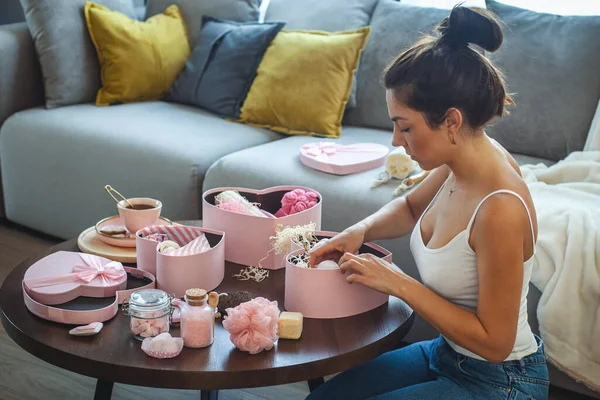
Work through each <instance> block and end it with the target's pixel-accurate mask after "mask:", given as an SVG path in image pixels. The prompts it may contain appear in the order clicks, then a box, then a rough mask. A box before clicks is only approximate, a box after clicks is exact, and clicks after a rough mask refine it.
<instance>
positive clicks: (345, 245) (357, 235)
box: [308, 225, 365, 268]
mask: <svg viewBox="0 0 600 400" xmlns="http://www.w3.org/2000/svg"><path fill="white" fill-rule="evenodd" d="M364 240H365V229H364V228H363V227H362V226H360V225H354V226H351V227H350V228H348V229H346V230H344V231H343V232H341V233H339V234H337V235H336V236H334V237H332V238H331V239H325V240H322V241H321V242H319V243H317V244H316V245H315V246H314V247H313V248H312V249H311V250H310V251H309V252H308V254H309V256H310V259H309V265H310V266H311V267H313V268H315V267H316V266H317V265H318V264H319V263H320V262H321V261H325V260H333V261H335V262H336V263H337V262H339V260H340V258H341V257H342V256H343V255H344V253H356V252H357V251H358V249H360V246H362V245H363V242H364Z"/></svg>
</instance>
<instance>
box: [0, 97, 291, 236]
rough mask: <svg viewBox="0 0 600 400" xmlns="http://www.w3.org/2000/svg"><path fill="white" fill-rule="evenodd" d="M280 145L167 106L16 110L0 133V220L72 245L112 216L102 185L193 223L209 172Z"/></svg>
mask: <svg viewBox="0 0 600 400" xmlns="http://www.w3.org/2000/svg"><path fill="white" fill-rule="evenodd" d="M280 137H281V136H280V135H279V134H277V133H274V132H271V131H268V130H263V129H258V128H254V127H251V126H246V125H242V124H238V123H234V122H229V121H225V120H223V119H222V118H219V117H217V116H215V115H213V114H210V113H208V112H205V111H202V110H199V109H196V108H191V107H188V106H183V105H178V104H173V103H166V102H146V103H134V104H127V105H119V106H111V107H96V106H93V105H78V106H72V107H63V108H58V109H54V110H45V109H39V108H38V109H30V110H27V111H22V112H20V113H17V114H15V115H13V116H12V117H10V118H9V119H8V120H7V121H6V122H5V123H4V125H3V127H2V131H1V132H0V162H1V164H2V165H1V169H2V179H3V184H4V189H5V196H6V198H5V200H6V212H7V217H8V218H9V219H10V220H12V221H15V222H17V223H20V224H22V225H25V226H29V227H34V228H35V229H37V230H40V231H42V232H46V233H49V234H52V235H55V236H58V237H62V238H72V237H75V236H76V235H78V234H79V232H81V231H82V230H83V229H85V228H87V227H89V226H93V225H94V224H95V223H96V222H97V221H98V220H100V219H101V218H104V217H108V216H110V215H115V214H116V212H117V210H116V205H115V202H114V200H113V199H111V198H110V197H109V196H108V195H107V194H106V192H104V189H103V188H104V186H105V185H107V184H110V185H111V186H113V187H114V188H115V189H117V190H119V191H120V192H121V193H123V195H124V196H128V197H137V196H140V197H154V198H157V199H159V200H161V201H162V203H163V215H164V216H165V217H167V218H170V219H173V220H179V219H194V218H198V217H199V212H200V204H201V203H200V197H199V192H200V190H201V187H202V180H203V177H204V174H205V172H206V170H207V169H208V168H209V166H210V165H211V164H212V163H214V162H215V161H216V160H217V159H218V158H220V157H222V156H224V155H226V154H228V153H231V152H235V151H238V150H241V149H245V148H248V147H253V146H256V145H260V144H264V143H267V142H269V141H272V140H277V139H279V138H280Z"/></svg>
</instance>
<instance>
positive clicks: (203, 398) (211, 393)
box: [200, 390, 219, 400]
mask: <svg viewBox="0 0 600 400" xmlns="http://www.w3.org/2000/svg"><path fill="white" fill-rule="evenodd" d="M218 399H219V391H218V390H201V391H200V400H218Z"/></svg>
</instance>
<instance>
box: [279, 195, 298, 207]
mask: <svg viewBox="0 0 600 400" xmlns="http://www.w3.org/2000/svg"><path fill="white" fill-rule="evenodd" d="M297 200H298V195H297V194H296V193H294V192H287V193H286V194H285V195H284V196H283V199H281V204H282V205H284V204H295V203H296V201H297Z"/></svg>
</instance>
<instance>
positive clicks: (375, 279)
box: [339, 253, 406, 297]
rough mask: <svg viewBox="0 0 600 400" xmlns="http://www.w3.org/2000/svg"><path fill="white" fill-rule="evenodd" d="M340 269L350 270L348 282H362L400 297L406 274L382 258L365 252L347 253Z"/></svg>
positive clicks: (344, 271) (341, 261) (343, 270)
mask: <svg viewBox="0 0 600 400" xmlns="http://www.w3.org/2000/svg"><path fill="white" fill-rule="evenodd" d="M339 264H340V271H341V272H342V273H346V272H349V274H348V276H347V277H346V281H347V282H348V283H360V284H362V285H365V286H367V287H370V288H371V289H374V290H377V291H378V292H381V293H385V294H389V295H392V296H397V297H399V294H400V291H399V289H400V288H401V286H402V285H401V281H402V279H403V278H406V275H405V274H404V273H403V272H401V271H400V270H399V269H397V268H396V267H394V266H393V265H392V264H390V263H388V262H387V261H385V260H382V259H381V258H379V257H377V256H374V255H373V254H369V253H365V254H361V255H355V254H352V253H345V254H344V255H343V256H342V258H341V259H340V261H339Z"/></svg>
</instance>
